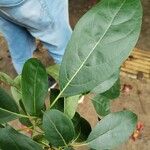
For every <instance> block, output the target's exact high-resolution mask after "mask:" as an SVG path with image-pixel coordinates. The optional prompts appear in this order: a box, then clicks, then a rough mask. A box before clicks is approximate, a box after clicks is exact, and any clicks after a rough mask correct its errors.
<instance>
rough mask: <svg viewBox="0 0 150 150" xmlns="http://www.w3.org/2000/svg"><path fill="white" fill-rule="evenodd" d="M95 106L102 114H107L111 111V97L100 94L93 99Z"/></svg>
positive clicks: (98, 112)
mask: <svg viewBox="0 0 150 150" xmlns="http://www.w3.org/2000/svg"><path fill="white" fill-rule="evenodd" d="M92 103H93V105H94V108H95V110H96V112H97V114H99V115H100V116H106V115H108V114H109V113H110V99H108V98H107V97H105V96H102V95H100V94H98V95H96V96H95V97H94V98H93V99H92Z"/></svg>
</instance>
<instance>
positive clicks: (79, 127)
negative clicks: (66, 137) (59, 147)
mask: <svg viewBox="0 0 150 150" xmlns="http://www.w3.org/2000/svg"><path fill="white" fill-rule="evenodd" d="M72 122H73V124H74V128H75V133H76V135H75V138H76V142H83V141H86V140H87V138H88V136H89V134H90V132H91V130H92V129H91V125H90V124H89V122H88V121H87V120H85V119H84V118H83V117H81V116H80V114H79V113H77V112H76V114H75V116H74V117H73V118H72Z"/></svg>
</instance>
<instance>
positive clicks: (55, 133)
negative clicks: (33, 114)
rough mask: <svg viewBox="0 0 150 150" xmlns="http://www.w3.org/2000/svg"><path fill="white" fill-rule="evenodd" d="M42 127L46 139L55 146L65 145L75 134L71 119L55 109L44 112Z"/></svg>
mask: <svg viewBox="0 0 150 150" xmlns="http://www.w3.org/2000/svg"><path fill="white" fill-rule="evenodd" d="M43 129H44V132H45V137H46V139H47V140H48V141H49V142H50V144H51V145H53V146H55V147H60V146H67V145H68V144H69V142H71V141H72V139H73V138H74V134H75V131H74V127H73V123H72V121H71V120H70V119H69V118H68V117H67V116H65V115H64V114H63V113H62V112H60V111H58V110H55V109H51V110H48V111H47V112H45V113H44V117H43Z"/></svg>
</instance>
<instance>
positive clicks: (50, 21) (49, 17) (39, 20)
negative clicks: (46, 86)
mask: <svg viewBox="0 0 150 150" xmlns="http://www.w3.org/2000/svg"><path fill="white" fill-rule="evenodd" d="M29 10H30V11H29ZM0 11H1V13H3V15H4V16H6V17H7V18H8V19H10V20H11V21H13V22H15V23H16V24H19V25H21V26H24V27H26V28H27V29H28V31H29V32H30V33H31V34H32V35H33V36H34V37H36V38H38V39H40V40H41V41H42V42H43V44H44V45H45V46H46V47H47V48H48V51H49V53H50V54H51V55H52V57H53V58H54V60H55V62H56V63H61V60H62V56H63V54H64V51H65V48H66V45H67V43H68V41H69V39H70V36H71V32H72V31H71V28H70V25H69V19H68V0H26V1H25V2H24V3H22V4H19V5H18V6H15V7H7V8H0ZM28 11H29V12H28Z"/></svg>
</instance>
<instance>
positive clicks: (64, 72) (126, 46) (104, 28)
mask: <svg viewBox="0 0 150 150" xmlns="http://www.w3.org/2000/svg"><path fill="white" fill-rule="evenodd" d="M141 21H142V7H141V2H140V0H102V1H101V2H100V3H98V4H97V5H96V6H95V7H93V8H92V9H91V10H90V11H88V12H87V13H86V14H85V15H84V16H83V17H82V18H81V20H80V21H79V22H78V24H77V26H76V27H75V30H74V32H73V34H72V37H71V40H70V42H69V44H68V46H67V49H66V52H65V55H64V57H63V61H62V65H61V68H60V88H61V91H62V93H63V94H64V95H65V96H70V95H77V94H80V93H85V92H87V91H90V90H92V89H93V88H94V87H96V86H97V85H99V84H100V83H103V82H104V81H105V80H108V79H109V78H110V77H111V76H112V75H113V74H114V73H115V72H116V71H117V70H118V68H119V67H120V65H121V64H122V62H123V61H124V60H125V59H126V58H127V57H128V55H129V54H130V52H131V50H132V49H133V48H134V46H135V44H136V42H137V39H138V36H139V33H140V28H141Z"/></svg>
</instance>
